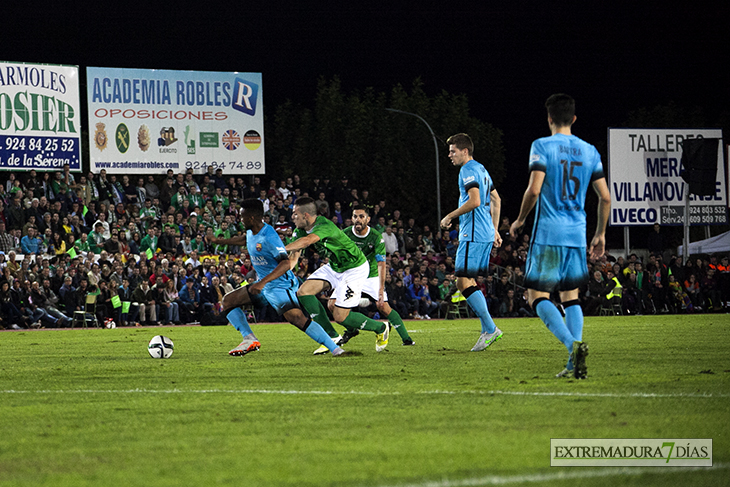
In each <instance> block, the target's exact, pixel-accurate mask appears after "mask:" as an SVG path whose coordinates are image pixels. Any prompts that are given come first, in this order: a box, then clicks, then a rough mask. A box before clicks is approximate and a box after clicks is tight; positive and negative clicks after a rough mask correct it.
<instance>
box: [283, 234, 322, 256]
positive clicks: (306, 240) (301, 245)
mask: <svg viewBox="0 0 730 487" xmlns="http://www.w3.org/2000/svg"><path fill="white" fill-rule="evenodd" d="M319 240H320V238H319V235H317V234H314V233H310V234H309V235H307V236H306V237H302V238H300V239H297V240H295V241H293V242H291V243H289V244H288V245H287V246H286V247H285V248H286V251H287V252H291V251H292V250H302V249H306V248H307V247H309V246H310V245H312V244H314V243H317V242H319Z"/></svg>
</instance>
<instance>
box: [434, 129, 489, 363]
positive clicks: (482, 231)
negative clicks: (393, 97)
mask: <svg viewBox="0 0 730 487" xmlns="http://www.w3.org/2000/svg"><path fill="white" fill-rule="evenodd" d="M446 143H447V144H449V158H450V159H451V162H452V163H453V164H454V165H455V166H457V167H459V168H461V169H460V170H459V207H458V208H457V209H455V210H454V211H452V212H451V213H449V214H448V215H446V216H445V217H444V218H443V219H442V220H441V227H442V228H449V227H450V226H451V222H452V220H453V219H454V218H456V217H459V233H458V238H459V246H458V247H457V250H456V287H457V288H458V289H459V291H461V293H462V295H463V296H464V297H465V298H466V302H467V304H469V307H470V308H471V309H472V310H473V311H474V313H475V314H476V315H477V316H478V317H479V321H480V322H481V326H482V331H481V334H480V335H479V339H478V340H477V343H476V345H474V347H473V348H472V351H473V352H479V351H482V350H484V349H485V348H487V347H489V346H490V345H491V344H492V343H494V342H495V341H497V340H499V339H500V338H501V337H502V330H500V329H499V328H497V325H495V324H494V320H493V319H492V317H491V315H490V314H489V308H488V307H487V300H486V298H485V297H484V294H482V292H481V290H480V289H479V287H478V286H477V283H476V277H477V276H478V275H486V274H487V272H488V270H489V254H490V252H491V251H492V246H493V245H494V246H497V247H499V246H500V245H502V237H501V236H500V235H499V233H498V232H495V227H496V226H497V222H498V221H499V211H500V205H501V200H500V198H499V193H497V190H496V189H494V185H493V184H492V178H491V177H490V176H489V173H488V172H487V170H486V169H485V168H484V166H482V165H481V164H479V163H478V162H477V161H475V160H474V159H473V157H472V153H473V152H474V143H473V142H472V140H471V138H470V137H469V136H468V135H466V134H456V135H452V136H451V137H449V139H448V140H447V141H446Z"/></svg>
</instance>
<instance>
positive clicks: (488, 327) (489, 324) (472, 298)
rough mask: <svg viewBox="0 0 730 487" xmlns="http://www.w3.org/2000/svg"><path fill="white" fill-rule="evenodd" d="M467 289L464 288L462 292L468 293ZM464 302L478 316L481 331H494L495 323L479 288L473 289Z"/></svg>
mask: <svg viewBox="0 0 730 487" xmlns="http://www.w3.org/2000/svg"><path fill="white" fill-rule="evenodd" d="M468 291H469V290H468V289H465V290H464V293H466V294H468ZM466 302H467V304H469V307H470V308H471V309H472V310H473V311H474V313H476V315H477V316H478V317H479V321H481V322H482V333H494V330H496V329H497V325H495V324H494V320H493V319H492V315H490V314H489V308H488V307H487V298H485V297H484V294H482V292H481V290H479V288H477V289H476V290H473V291H472V292H471V294H469V296H468V297H467V298H466Z"/></svg>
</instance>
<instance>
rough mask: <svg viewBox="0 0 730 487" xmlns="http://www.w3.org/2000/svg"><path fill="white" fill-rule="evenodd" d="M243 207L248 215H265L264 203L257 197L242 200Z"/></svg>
mask: <svg viewBox="0 0 730 487" xmlns="http://www.w3.org/2000/svg"><path fill="white" fill-rule="evenodd" d="M241 208H243V210H244V211H245V213H246V214H248V215H253V216H258V217H263V216H264V204H263V203H262V202H261V200H258V199H256V198H249V199H245V200H243V201H242V202H241Z"/></svg>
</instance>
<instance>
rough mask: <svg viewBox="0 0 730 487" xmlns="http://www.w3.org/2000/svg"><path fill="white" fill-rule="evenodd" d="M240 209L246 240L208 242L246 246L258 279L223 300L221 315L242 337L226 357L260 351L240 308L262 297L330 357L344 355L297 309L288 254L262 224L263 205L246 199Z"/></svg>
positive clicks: (296, 287)
mask: <svg viewBox="0 0 730 487" xmlns="http://www.w3.org/2000/svg"><path fill="white" fill-rule="evenodd" d="M241 208H242V209H243V216H242V220H243V225H244V227H245V228H246V236H245V237H244V236H243V235H238V236H235V237H231V238H218V237H213V238H212V239H211V243H213V244H221V245H239V246H242V245H244V244H245V245H246V248H247V250H248V253H249V256H250V257H251V264H252V265H253V267H254V270H255V271H256V275H257V276H258V277H259V280H258V281H256V282H255V283H253V284H250V285H248V286H244V287H240V288H238V289H234V290H233V291H231V292H229V293H227V294H226V295H225V296H224V297H223V311H224V313H226V317H227V318H228V320H229V321H230V322H231V324H232V325H233V326H234V327H235V328H236V329H237V330H238V331H239V332H240V333H241V336H242V337H243V341H242V342H241V344H240V345H239V346H238V347H236V348H234V349H233V350H231V351H230V352H228V353H229V354H230V355H237V356H240V355H246V354H247V353H250V352H253V351H256V350H259V348H260V347H261V343H260V342H259V340H258V339H257V338H256V336H255V335H254V333H253V331H252V330H251V327H250V326H249V324H248V320H247V319H246V313H244V311H243V309H241V306H245V305H247V304H252V303H254V302H255V301H256V300H259V299H261V297H263V298H265V299H266V301H268V303H269V304H270V305H271V306H272V307H273V308H274V309H275V310H276V312H277V313H278V314H279V315H284V318H285V319H286V320H287V321H288V322H289V323H291V324H292V325H294V326H296V327H297V328H299V329H300V330H302V331H303V332H304V333H306V334H307V335H308V336H309V337H310V338H311V339H312V340H314V341H315V342H317V343H319V344H320V345H324V346H325V347H327V349H328V350H329V351H330V352H331V353H332V355H335V356H340V355H343V354H345V351H344V350H343V349H342V348H341V347H338V346H337V345H335V343H334V342H333V341H332V339H331V338H330V337H329V335H327V333H325V331H324V330H323V329H322V327H321V326H320V325H319V324H318V323H317V322H315V321H312V320H311V319H310V318H309V317H307V316H306V315H305V314H304V313H302V310H301V309H300V308H299V300H298V299H297V290H298V289H299V281H298V279H297V278H296V276H295V275H294V273H293V272H292V271H291V262H290V261H289V254H288V253H287V252H286V250H285V249H284V244H283V243H282V242H281V239H280V238H279V235H278V234H277V233H276V230H274V228H273V227H272V226H271V225H268V224H266V223H264V222H263V217H264V207H263V203H262V202H261V201H260V200H257V199H248V200H244V201H243V202H242V204H241Z"/></svg>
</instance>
